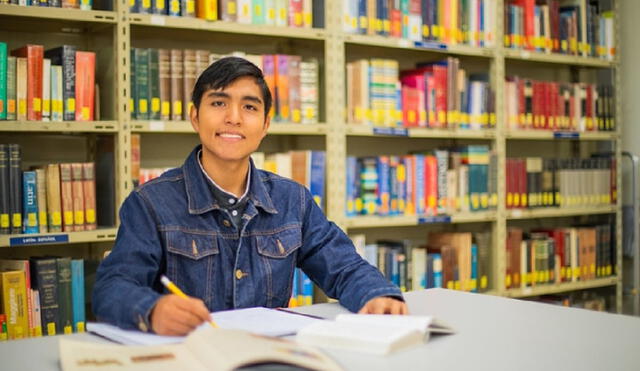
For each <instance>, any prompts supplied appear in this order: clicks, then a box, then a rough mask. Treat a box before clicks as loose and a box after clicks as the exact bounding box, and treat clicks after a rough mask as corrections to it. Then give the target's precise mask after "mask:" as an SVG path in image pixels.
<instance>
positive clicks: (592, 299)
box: [532, 291, 615, 312]
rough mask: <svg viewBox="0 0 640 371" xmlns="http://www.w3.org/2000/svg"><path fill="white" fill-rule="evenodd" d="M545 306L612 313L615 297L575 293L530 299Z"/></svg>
mask: <svg viewBox="0 0 640 371" xmlns="http://www.w3.org/2000/svg"><path fill="white" fill-rule="evenodd" d="M532 299H533V300H535V301H539V302H542V303H546V304H553V305H560V306H563V307H572V308H582V309H588V310H595V311H599V312H608V311H613V310H614V308H615V305H613V303H615V297H611V296H604V295H601V294H599V293H596V292H593V291H576V292H571V293H567V294H556V295H542V296H539V297H534V298H532Z"/></svg>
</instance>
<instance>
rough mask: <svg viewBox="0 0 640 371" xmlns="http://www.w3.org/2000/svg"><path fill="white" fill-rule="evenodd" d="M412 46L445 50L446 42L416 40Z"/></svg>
mask: <svg viewBox="0 0 640 371" xmlns="http://www.w3.org/2000/svg"><path fill="white" fill-rule="evenodd" d="M414 46H415V47H416V48H422V49H437V50H447V44H443V43H436V42H432V41H416V42H414Z"/></svg>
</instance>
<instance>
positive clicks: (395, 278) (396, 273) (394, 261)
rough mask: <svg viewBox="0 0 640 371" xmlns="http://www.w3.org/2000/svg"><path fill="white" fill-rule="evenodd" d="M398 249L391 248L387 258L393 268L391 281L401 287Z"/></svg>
mask: <svg viewBox="0 0 640 371" xmlns="http://www.w3.org/2000/svg"><path fill="white" fill-rule="evenodd" d="M398 255H399V254H398V250H396V249H389V255H388V258H387V262H389V263H390V264H389V265H390V266H391V267H390V268H391V269H390V270H391V275H390V279H391V283H393V284H394V285H396V286H398V287H400V261H399V260H398Z"/></svg>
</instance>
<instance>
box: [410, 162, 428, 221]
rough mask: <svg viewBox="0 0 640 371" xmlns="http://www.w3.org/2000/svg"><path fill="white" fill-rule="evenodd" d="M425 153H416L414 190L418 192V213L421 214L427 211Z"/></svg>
mask: <svg viewBox="0 0 640 371" xmlns="http://www.w3.org/2000/svg"><path fill="white" fill-rule="evenodd" d="M424 170H425V169H424V155H415V174H414V176H415V177H416V188H415V189H414V190H413V191H414V192H415V194H416V205H415V207H416V214H418V215H421V214H424V213H425V212H426V210H425V206H426V205H427V203H426V198H425V197H426V196H425V192H424V187H425V176H424V174H425V173H424Z"/></svg>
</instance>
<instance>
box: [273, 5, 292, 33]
mask: <svg viewBox="0 0 640 371" xmlns="http://www.w3.org/2000/svg"><path fill="white" fill-rule="evenodd" d="M275 2H276V26H281V27H287V26H288V25H289V0H275Z"/></svg>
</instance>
